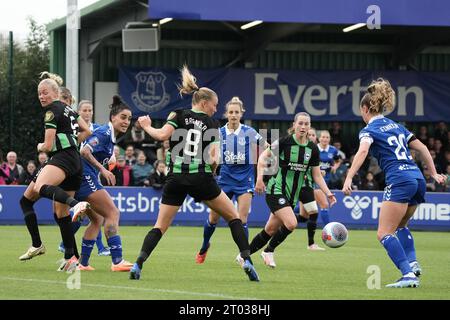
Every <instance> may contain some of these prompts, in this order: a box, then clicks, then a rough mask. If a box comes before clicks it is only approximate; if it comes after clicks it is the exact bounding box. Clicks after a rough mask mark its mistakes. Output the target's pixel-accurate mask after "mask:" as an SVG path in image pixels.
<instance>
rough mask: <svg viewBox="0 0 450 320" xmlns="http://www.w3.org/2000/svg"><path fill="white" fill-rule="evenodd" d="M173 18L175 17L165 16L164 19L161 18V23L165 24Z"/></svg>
mask: <svg viewBox="0 0 450 320" xmlns="http://www.w3.org/2000/svg"><path fill="white" fill-rule="evenodd" d="M172 20H173V18H164V19H161V20H159V24H160V25H163V24H164V23H167V22H170V21H172Z"/></svg>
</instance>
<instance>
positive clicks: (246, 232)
mask: <svg viewBox="0 0 450 320" xmlns="http://www.w3.org/2000/svg"><path fill="white" fill-rule="evenodd" d="M242 226H243V227H244V233H245V237H246V238H247V241H248V224H247V223H243V224H242Z"/></svg>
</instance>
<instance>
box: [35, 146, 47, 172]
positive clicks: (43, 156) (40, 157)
mask: <svg viewBox="0 0 450 320" xmlns="http://www.w3.org/2000/svg"><path fill="white" fill-rule="evenodd" d="M47 160H48V155H47V154H46V153H45V152H42V151H41V152H39V154H38V164H37V168H36V169H37V170H39V169H40V168H42V166H43V165H44V164H45V162H46V161H47Z"/></svg>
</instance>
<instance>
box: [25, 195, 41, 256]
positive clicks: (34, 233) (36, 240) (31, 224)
mask: <svg viewBox="0 0 450 320" xmlns="http://www.w3.org/2000/svg"><path fill="white" fill-rule="evenodd" d="M33 205H34V201H31V200H29V199H27V198H25V197H22V198H21V199H20V207H21V208H22V212H23V215H24V220H25V224H26V225H27V229H28V233H29V234H30V236H31V241H32V243H33V244H32V246H33V247H35V248H39V247H40V246H41V245H42V241H41V236H40V234H39V227H38V223H37V217H36V213H35V212H34V209H33Z"/></svg>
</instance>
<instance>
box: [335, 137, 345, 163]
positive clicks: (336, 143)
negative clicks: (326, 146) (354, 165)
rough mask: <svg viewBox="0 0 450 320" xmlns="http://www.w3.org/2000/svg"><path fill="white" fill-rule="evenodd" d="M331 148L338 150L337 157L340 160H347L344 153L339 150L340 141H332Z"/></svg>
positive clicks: (340, 147) (340, 146)
mask: <svg viewBox="0 0 450 320" xmlns="http://www.w3.org/2000/svg"><path fill="white" fill-rule="evenodd" d="M333 146H334V147H335V148H336V149H337V150H338V154H339V157H341V159H342V160H345V159H347V157H346V155H345V153H344V152H343V151H342V150H341V149H342V142H341V141H340V140H333Z"/></svg>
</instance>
